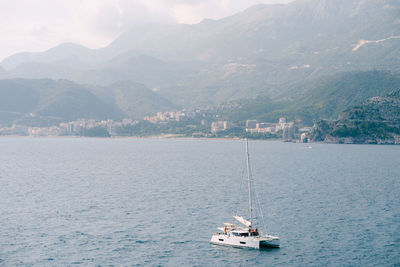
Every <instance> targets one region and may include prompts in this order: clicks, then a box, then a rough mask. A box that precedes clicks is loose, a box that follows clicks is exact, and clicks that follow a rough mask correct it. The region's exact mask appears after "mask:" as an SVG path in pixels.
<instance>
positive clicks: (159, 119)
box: [0, 109, 312, 142]
mask: <svg viewBox="0 0 400 267" xmlns="http://www.w3.org/2000/svg"><path fill="white" fill-rule="evenodd" d="M29 116H30V117H35V116H37V115H36V114H29ZM311 129H312V127H302V128H300V127H299V126H298V125H297V124H296V123H295V122H293V121H291V122H287V121H286V118H280V119H279V121H277V122H263V121H257V120H246V122H245V124H241V123H237V122H231V121H228V120H219V115H215V114H212V115H211V114H210V113H207V112H205V111H203V110H199V109H197V110H179V111H168V112H158V113H157V114H155V115H154V116H146V117H144V118H143V119H142V120H135V119H132V118H124V119H122V120H120V121H117V120H111V119H108V120H93V119H78V120H74V121H70V122H60V123H58V124H57V125H46V126H41V127H39V126H29V125H24V124H20V123H18V122H17V123H14V124H12V125H10V126H8V127H1V128H0V136H6V135H16V136H35V137H36V136H87V137H119V136H159V137H162V136H171V137H206V138H215V137H228V138H229V137H230V138H234V137H244V136H246V137H249V138H255V139H281V140H284V141H293V142H307V133H308V132H310V131H311Z"/></svg>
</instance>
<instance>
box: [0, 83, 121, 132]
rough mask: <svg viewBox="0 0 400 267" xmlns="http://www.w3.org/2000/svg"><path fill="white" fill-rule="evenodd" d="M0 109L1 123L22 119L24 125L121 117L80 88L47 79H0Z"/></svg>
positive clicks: (90, 93)
mask: <svg viewBox="0 0 400 267" xmlns="http://www.w3.org/2000/svg"><path fill="white" fill-rule="evenodd" d="M0 110H1V122H2V123H6V124H8V123H10V122H11V121H13V120H17V121H20V120H22V121H24V123H25V124H28V125H30V124H36V123H38V124H43V123H44V124H46V123H47V122H48V123H49V124H52V123H55V122H56V123H58V122H61V121H72V120H76V119H79V118H87V119H108V118H122V117H123V115H124V114H123V112H121V111H120V110H119V109H118V108H115V107H113V106H111V105H107V104H106V103H105V102H104V101H102V100H101V99H100V98H99V97H97V96H96V95H94V94H93V93H92V92H90V91H89V90H88V89H87V88H85V87H84V86H82V85H78V84H76V83H73V82H71V81H67V80H58V81H54V80H48V79H43V80H24V79H14V80H0Z"/></svg>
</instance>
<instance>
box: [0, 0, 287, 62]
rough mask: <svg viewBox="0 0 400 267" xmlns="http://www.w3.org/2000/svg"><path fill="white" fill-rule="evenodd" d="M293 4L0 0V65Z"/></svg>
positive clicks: (188, 0)
mask: <svg viewBox="0 0 400 267" xmlns="http://www.w3.org/2000/svg"><path fill="white" fill-rule="evenodd" d="M291 1H293V0H0V61H1V60H3V59H4V58H6V57H7V56H10V55H12V54H15V53H18V52H24V51H29V52H39V51H44V50H47V49H49V48H51V47H54V46H56V45H58V44H60V43H63V42H74V43H78V44H81V45H84V46H87V47H90V48H101V47H104V46H106V45H108V44H109V43H110V42H111V41H112V40H114V39H115V38H116V37H118V35H120V34H121V33H123V32H124V31H127V30H129V29H130V28H132V27H133V26H134V25H136V24H146V23H154V22H159V23H187V24H194V23H199V22H200V21H201V20H203V19H204V18H212V19H219V18H223V17H226V16H229V15H232V14H234V13H237V12H240V11H243V10H244V9H246V8H248V7H250V6H252V5H255V4H259V3H264V4H274V3H288V2H291Z"/></svg>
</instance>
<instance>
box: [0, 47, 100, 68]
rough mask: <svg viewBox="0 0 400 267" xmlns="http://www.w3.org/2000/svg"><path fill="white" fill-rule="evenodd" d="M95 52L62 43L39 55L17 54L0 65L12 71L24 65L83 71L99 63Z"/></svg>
mask: <svg viewBox="0 0 400 267" xmlns="http://www.w3.org/2000/svg"><path fill="white" fill-rule="evenodd" d="M98 57H99V55H98V54H97V53H96V50H92V49H89V48H86V47H84V46H81V45H78V44H74V43H62V44H60V45H58V46H56V47H53V48H51V49H49V50H47V51H45V52H41V53H28V52H23V53H18V54H15V55H13V56H10V57H8V58H6V59H4V60H3V61H2V62H1V65H2V66H3V67H4V68H5V69H8V70H10V69H14V68H16V67H18V66H19V65H21V64H24V63H32V62H36V63H49V64H53V65H57V66H62V67H70V68H76V69H83V68H85V67H86V68H87V67H90V66H95V65H96V63H98V62H99V58H98Z"/></svg>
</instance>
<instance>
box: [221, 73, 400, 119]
mask: <svg viewBox="0 0 400 267" xmlns="http://www.w3.org/2000/svg"><path fill="white" fill-rule="evenodd" d="M397 88H400V74H396V73H391V72H388V71H355V72H345V73H338V74H334V75H331V76H324V77H321V78H318V79H315V80H312V81H308V82H304V83H301V84H298V85H296V86H295V87H293V88H291V89H290V91H289V92H290V94H289V95H290V98H286V99H284V98H283V97H282V96H281V97H278V98H277V99H270V98H265V97H259V98H256V99H253V100H246V101H245V102H244V103H241V105H240V106H241V107H240V108H239V109H238V108H236V109H235V110H233V111H228V112H227V114H226V115H225V116H226V117H227V118H228V119H229V120H235V119H236V120H246V119H250V118H253V119H258V120H260V121H277V120H278V119H279V118H280V117H286V118H287V119H289V120H297V121H302V123H303V124H306V125H312V124H313V123H314V122H315V121H318V120H321V119H336V118H337V117H338V115H339V114H340V113H341V112H342V111H343V110H345V109H347V108H349V107H352V106H354V105H358V104H361V103H363V102H364V101H365V100H367V99H368V98H370V97H373V96H377V95H383V94H385V93H388V92H391V91H393V90H396V89H397ZM299 92H301V93H299ZM239 103H240V102H239Z"/></svg>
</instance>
